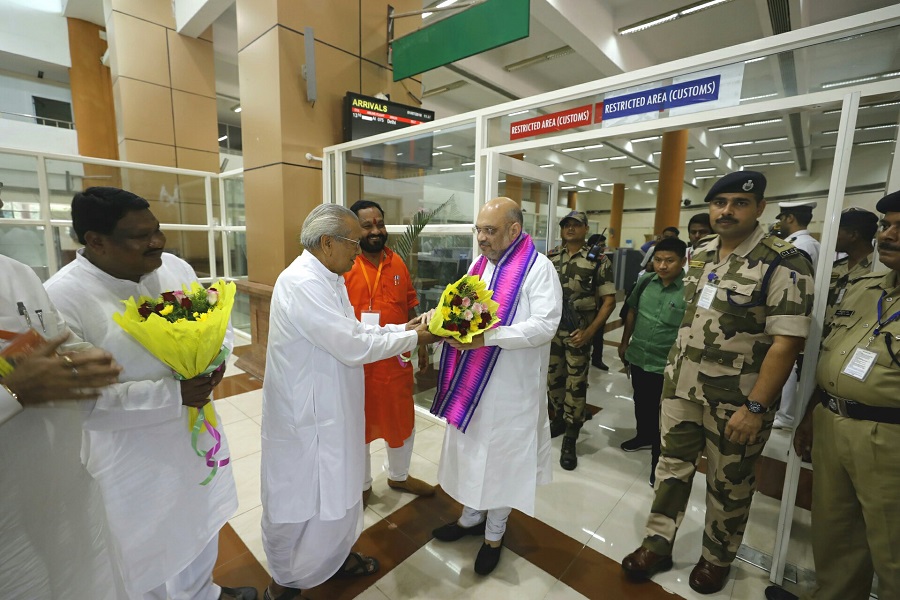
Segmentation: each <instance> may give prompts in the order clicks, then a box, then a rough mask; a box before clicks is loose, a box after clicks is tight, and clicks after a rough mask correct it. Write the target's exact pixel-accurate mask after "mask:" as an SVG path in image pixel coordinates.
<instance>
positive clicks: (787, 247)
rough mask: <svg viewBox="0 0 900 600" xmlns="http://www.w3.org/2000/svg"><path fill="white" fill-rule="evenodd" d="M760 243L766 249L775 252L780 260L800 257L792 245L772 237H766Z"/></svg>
mask: <svg viewBox="0 0 900 600" xmlns="http://www.w3.org/2000/svg"><path fill="white" fill-rule="evenodd" d="M762 243H763V245H764V246H766V247H767V248H770V249H772V250H774V251H775V252H777V253H778V255H779V256H781V258H788V257H789V256H799V255H800V251H799V250H797V248H796V247H795V246H794V245H793V244H792V243H790V242H788V241H786V240H783V239H781V238H780V237H777V236H774V235H767V236H766V237H764V238H763V239H762Z"/></svg>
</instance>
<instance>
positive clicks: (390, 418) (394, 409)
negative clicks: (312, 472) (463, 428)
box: [344, 248, 419, 448]
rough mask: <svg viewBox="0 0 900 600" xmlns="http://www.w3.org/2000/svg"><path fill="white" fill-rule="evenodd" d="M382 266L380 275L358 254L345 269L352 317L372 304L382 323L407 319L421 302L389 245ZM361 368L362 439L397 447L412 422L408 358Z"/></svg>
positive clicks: (410, 374) (401, 262) (408, 432)
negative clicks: (363, 390)
mask: <svg viewBox="0 0 900 600" xmlns="http://www.w3.org/2000/svg"><path fill="white" fill-rule="evenodd" d="M380 267H381V272H380V275H379V267H377V266H375V265H373V264H372V263H371V262H369V261H368V260H367V259H366V258H365V257H364V256H363V255H362V254H360V255H359V256H357V257H356V262H355V263H353V268H352V269H350V271H349V272H348V273H346V274H345V275H344V281H345V282H346V285H347V294H348V295H349V296H350V303H351V304H352V305H353V310H354V312H355V313H356V318H357V319H360V320H362V317H361V313H363V312H365V311H369V310H372V311H377V312H379V313H381V314H380V321H379V323H380V324H381V325H388V324H390V323H394V324H399V323H406V322H407V321H408V320H409V311H410V309H412V308H415V307H416V306H418V305H419V299H418V297H417V296H416V290H415V288H413V285H412V280H411V279H410V276H409V270H408V269H407V268H406V265H405V264H403V260H402V259H401V258H400V257H399V256H397V255H396V254H395V253H394V252H392V251H391V250H390V248H385V249H384V253H383V255H382V259H381V264H380ZM372 292H374V293H372ZM365 374H366V443H367V444H368V443H369V442H371V441H373V440H377V439H383V440H384V441H385V442H387V445H388V446H390V447H391V448H399V447H401V446H402V445H403V442H404V440H406V438H408V437H409V436H410V434H412V430H413V426H414V425H415V409H414V408H413V399H412V395H413V368H412V362H406V363H404V362H401V361H400V360H398V359H397V358H396V357H394V356H392V357H390V358H386V359H384V360H379V361H377V362H374V363H369V364H367V365H365Z"/></svg>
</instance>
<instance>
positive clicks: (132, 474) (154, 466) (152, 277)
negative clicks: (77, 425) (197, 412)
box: [45, 251, 237, 595]
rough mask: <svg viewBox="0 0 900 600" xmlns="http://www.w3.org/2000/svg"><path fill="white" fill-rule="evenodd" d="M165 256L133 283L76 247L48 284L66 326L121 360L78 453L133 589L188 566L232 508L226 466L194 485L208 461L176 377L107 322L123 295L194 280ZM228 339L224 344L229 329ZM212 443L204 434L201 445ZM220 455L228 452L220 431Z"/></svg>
mask: <svg viewBox="0 0 900 600" xmlns="http://www.w3.org/2000/svg"><path fill="white" fill-rule="evenodd" d="M162 262H163V264H162V266H161V267H160V268H159V269H157V270H156V271H154V272H152V273H149V274H147V275H144V276H143V277H142V278H141V280H140V282H138V283H136V282H134V281H128V280H123V279H117V278H115V277H113V276H112V275H109V274H107V273H106V272H104V271H102V270H100V269H98V268H97V267H95V266H94V265H93V264H92V263H91V262H90V261H88V260H87V259H86V258H84V256H83V255H82V253H81V251H79V253H78V254H77V255H76V258H75V261H74V262H72V263H69V264H68V265H66V266H65V267H63V268H62V269H60V271H59V272H58V273H56V274H55V275H54V276H53V277H51V278H50V279H49V280H48V281H47V283H46V284H45V287H46V288H47V292H48V293H49V295H50V298H51V299H52V300H53V302H54V303H55V304H56V306H57V307H58V308H59V311H60V313H61V314H62V315H63V317H65V319H66V321H67V322H68V324H69V326H70V327H71V328H72V330H73V331H74V332H75V333H76V334H77V335H79V336H80V337H81V338H83V339H84V340H85V341H87V342H90V343H91V344H93V345H95V346H99V347H101V348H104V349H106V350H107V351H109V352H110V353H111V354H112V355H113V357H114V358H115V359H116V361H117V362H118V363H119V364H121V365H122V366H123V367H124V370H123V371H122V374H121V375H120V377H119V381H120V382H122V383H119V384H115V385H113V386H110V387H109V388H107V389H106V390H104V391H103V392H102V393H101V396H100V398H99V399H98V400H97V402H96V405H95V406H94V408H93V410H92V411H91V414H90V415H89V416H88V418H87V420H86V421H85V429H86V431H87V436H86V439H85V444H84V448H83V450H82V458H83V459H84V461H85V464H86V465H87V469H88V471H90V473H91V474H92V475H93V476H94V478H95V479H96V480H97V482H98V483H99V484H100V488H101V490H102V493H103V502H104V504H105V506H106V511H107V513H108V517H109V522H110V526H111V529H112V531H113V535H114V536H115V539H116V542H117V544H118V546H119V548H120V549H121V554H122V558H123V571H124V573H125V578H126V582H127V584H128V586H129V588H130V591H131V593H132V594H133V595H137V594H139V593H142V592H146V591H148V590H151V589H154V588H156V587H157V586H159V585H161V584H163V583H165V581H166V580H167V579H169V578H171V577H172V576H174V575H175V574H177V573H179V572H180V571H181V570H183V569H184V568H185V567H187V566H188V565H189V564H190V563H191V561H193V559H194V558H196V556H197V555H198V554H199V553H200V552H201V551H202V550H203V549H204V548H205V547H206V545H207V544H208V543H209V541H210V540H211V539H212V537H213V536H214V535H216V534H217V533H218V532H219V529H221V527H222V526H223V525H224V524H225V522H226V521H227V520H228V519H229V518H230V517H231V515H233V514H234V512H235V510H236V509H237V494H236V492H235V487H234V478H233V476H232V472H231V466H230V465H228V466H225V467H222V468H220V469H219V472H218V473H217V474H216V476H215V478H213V480H212V482H211V483H209V485H206V486H201V485H199V483H200V482H201V481H203V480H204V479H205V478H206V476H207V475H208V474H209V468H208V467H207V466H206V462H205V461H204V460H203V459H202V458H201V457H198V456H197V455H196V454H195V453H194V451H193V449H192V448H191V436H190V431H189V429H188V411H187V407H186V406H183V405H182V403H181V384H180V382H179V381H178V380H176V379H175V378H174V377H173V375H172V371H171V369H169V367H167V366H166V365H165V364H163V363H162V362H160V361H159V360H157V359H156V358H155V357H154V356H153V355H152V354H150V353H149V352H148V351H147V350H145V349H144V347H143V346H141V345H140V344H139V343H138V342H137V341H135V340H134V339H133V338H132V337H131V336H130V335H128V334H127V333H125V331H124V330H123V329H122V328H121V327H119V325H117V324H116V323H115V322H114V321H113V319H112V315H113V313H115V312H121V311H122V310H123V305H122V300H124V299H127V298H129V297H131V296H134V297H138V296H141V295H144V296H151V297H156V296H159V295H160V294H161V293H162V292H165V291H170V290H180V289H181V287H182V285H185V284H187V285H190V283H191V282H192V281H196V280H197V276H196V275H195V273H194V270H193V269H192V268H191V267H190V265H188V264H187V263H186V262H184V261H183V260H181V259H180V258H178V257H176V256H174V255H172V254H168V253H163V255H162ZM225 341H226V345H230V344H231V332H230V329H229V335H228V336H227V337H226V340H225ZM221 429H222V428H221V427H220V430H221ZM211 445H212V440H211V438H210V437H209V435H208V434H206V433H203V434H202V436H201V438H200V443H199V444H198V446H202V447H203V448H208V447H210V446H211ZM220 456H222V457H225V456H229V452H228V442H227V440H226V436H225V432H224V431H222V449H221V451H220Z"/></svg>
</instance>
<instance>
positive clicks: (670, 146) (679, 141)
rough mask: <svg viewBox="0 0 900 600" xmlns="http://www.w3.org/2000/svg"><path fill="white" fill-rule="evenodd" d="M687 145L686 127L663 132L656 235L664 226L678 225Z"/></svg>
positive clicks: (654, 230)
mask: <svg viewBox="0 0 900 600" xmlns="http://www.w3.org/2000/svg"><path fill="white" fill-rule="evenodd" d="M687 146H688V132H687V130H686V129H681V130H679V131H667V132H665V133H664V134H663V139H662V154H661V155H660V157H659V186H658V187H657V191H656V220H655V222H654V224H653V232H654V233H655V234H656V235H660V234H661V233H662V231H663V229H665V228H666V227H678V221H679V218H680V216H681V196H682V192H683V191H684V161H685V158H686V157H687Z"/></svg>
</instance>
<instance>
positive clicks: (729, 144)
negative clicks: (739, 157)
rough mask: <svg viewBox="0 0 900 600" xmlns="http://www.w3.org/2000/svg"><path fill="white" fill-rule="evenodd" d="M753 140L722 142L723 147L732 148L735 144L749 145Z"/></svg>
mask: <svg viewBox="0 0 900 600" xmlns="http://www.w3.org/2000/svg"><path fill="white" fill-rule="evenodd" d="M752 143H753V142H728V143H727V144H722V147H723V148H731V147H733V146H749V145H751V144H752Z"/></svg>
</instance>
